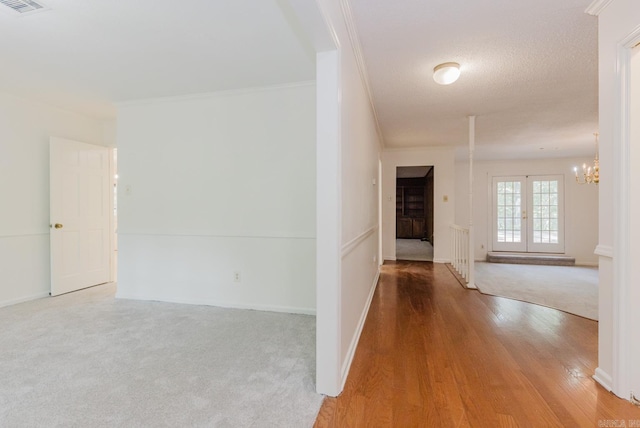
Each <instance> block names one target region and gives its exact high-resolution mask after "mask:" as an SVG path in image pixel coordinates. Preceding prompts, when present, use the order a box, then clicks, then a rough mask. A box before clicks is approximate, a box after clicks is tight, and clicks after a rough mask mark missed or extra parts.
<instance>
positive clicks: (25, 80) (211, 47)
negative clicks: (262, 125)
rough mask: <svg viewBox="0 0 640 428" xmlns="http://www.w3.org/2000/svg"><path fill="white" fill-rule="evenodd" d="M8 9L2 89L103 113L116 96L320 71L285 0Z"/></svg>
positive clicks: (105, 2)
mask: <svg viewBox="0 0 640 428" xmlns="http://www.w3.org/2000/svg"><path fill="white" fill-rule="evenodd" d="M42 3H44V4H46V5H48V6H50V8H51V10H48V11H45V12H40V13H34V14H31V15H27V16H16V15H15V14H14V13H12V12H11V11H10V10H4V6H1V7H0V59H1V66H0V91H1V92H5V93H12V94H15V95H19V96H24V97H29V98H32V99H36V100H39V101H42V102H47V103H50V104H54V105H58V106H61V107H64V108H67V109H71V110H76V111H83V112H84V113H86V114H89V115H92V116H96V117H113V115H114V112H115V110H114V107H113V104H114V103H117V102H122V101H127V100H134V99H143V98H151V97H162V96H174V95H185V94H192V93H202V92H211V91H219V90H227V89H237V88H244V87H253V86H265V85H274V84H282V83H289V82H299V81H307V80H313V79H315V63H314V55H313V53H312V52H310V51H309V49H307V48H305V46H304V45H302V44H301V42H300V40H299V38H298V37H297V36H296V35H295V34H294V33H293V32H292V30H291V28H292V27H291V26H290V25H289V23H288V17H287V14H286V10H284V9H283V8H281V7H280V4H281V3H282V2H281V1H280V0H229V1H212V0H189V1H188V2H186V1H168V0H129V1H117V0H42Z"/></svg>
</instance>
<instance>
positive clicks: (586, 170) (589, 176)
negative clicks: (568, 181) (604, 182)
mask: <svg viewBox="0 0 640 428" xmlns="http://www.w3.org/2000/svg"><path fill="white" fill-rule="evenodd" d="M593 135H595V136H596V157H595V158H594V159H593V167H591V166H587V164H586V163H583V164H582V177H580V176H579V175H578V167H577V166H575V167H573V172H574V173H575V174H576V182H577V183H578V184H587V183H594V184H598V183H599V182H600V158H599V157H598V135H599V134H598V133H597V132H596V133H594V134H593Z"/></svg>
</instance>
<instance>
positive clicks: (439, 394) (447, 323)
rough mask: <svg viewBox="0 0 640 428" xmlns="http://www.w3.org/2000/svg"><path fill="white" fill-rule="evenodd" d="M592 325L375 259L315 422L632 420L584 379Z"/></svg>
mask: <svg viewBox="0 0 640 428" xmlns="http://www.w3.org/2000/svg"><path fill="white" fill-rule="evenodd" d="M597 330H598V323H597V322H595V321H591V320H588V319H584V318H580V317H577V316H574V315H570V314H567V313H563V312H560V311H557V310H554V309H550V308H546V307H542V306H537V305H533V304H528V303H524V302H519V301H515V300H509V299H505V298H500V297H493V296H486V295H482V294H480V293H479V292H477V291H475V290H465V289H463V288H462V287H461V286H460V285H459V284H458V282H457V281H456V280H455V279H454V277H453V276H452V275H451V273H450V272H449V271H448V270H447V268H446V267H445V266H444V265H442V264H434V263H424V262H395V263H393V262H392V263H389V264H385V265H384V266H382V272H381V277H380V282H379V283H378V287H377V289H376V292H375V295H374V298H373V302H372V304H371V308H370V310H369V314H368V316H367V321H366V324H365V327H364V331H363V332H362V336H361V338H360V342H359V345H358V349H357V351H356V355H355V358H354V361H353V365H352V367H351V372H350V374H349V377H348V379H347V382H346V385H345V388H344V391H343V393H342V394H341V395H340V396H339V397H338V398H326V399H325V402H324V403H323V406H322V408H321V410H320V413H319V415H318V419H317V421H316V425H315V426H316V427H342V426H358V427H360V426H377V427H380V426H394V427H395V426H397V427H413V426H424V427H435V426H456V427H457V426H473V427H484V426H565V427H567V426H576V427H577V426H580V427H591V426H599V423H605V424H606V423H609V424H611V423H614V421H618V423H620V422H624V423H625V425H615V426H633V425H631V423H636V422H638V423H640V408H636V407H634V406H633V405H631V404H630V403H628V402H626V401H624V400H621V399H619V398H617V397H615V396H614V395H613V394H611V393H609V392H607V391H606V390H604V389H603V388H602V387H600V386H599V385H597V384H596V382H595V381H594V380H593V379H592V378H591V375H592V374H593V372H594V370H595V368H596V366H597ZM600 426H614V425H600Z"/></svg>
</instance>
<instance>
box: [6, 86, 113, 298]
mask: <svg viewBox="0 0 640 428" xmlns="http://www.w3.org/2000/svg"><path fill="white" fill-rule="evenodd" d="M50 136H57V137H63V138H68V139H72V140H78V141H84V142H87V143H92V144H103V122H102V121H98V120H95V119H91V118H89V117H86V116H83V115H80V114H75V113H71V112H68V111H65V110H60V109H57V108H54V107H51V106H47V105H44V104H40V103H35V102H31V101H28V100H25V99H21V98H17V97H14V96H11V95H5V94H0V195H2V210H0V306H5V305H9V304H13V303H18V302H21V301H25V300H30V299H34V298H38V297H43V296H47V295H48V294H49V289H50V274H49V137H50Z"/></svg>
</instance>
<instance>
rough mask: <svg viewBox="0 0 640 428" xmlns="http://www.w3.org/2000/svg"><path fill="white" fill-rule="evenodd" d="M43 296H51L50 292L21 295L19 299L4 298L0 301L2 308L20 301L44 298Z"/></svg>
mask: <svg viewBox="0 0 640 428" xmlns="http://www.w3.org/2000/svg"><path fill="white" fill-rule="evenodd" d="M43 297H49V292H48V291H45V292H43V293H37V294H31V295H30V296H25V297H19V298H17V299H11V300H4V301H2V302H0V308H4V307H6V306H13V305H17V304H18V303H24V302H29V301H31V300H37V299H42V298H43Z"/></svg>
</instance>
